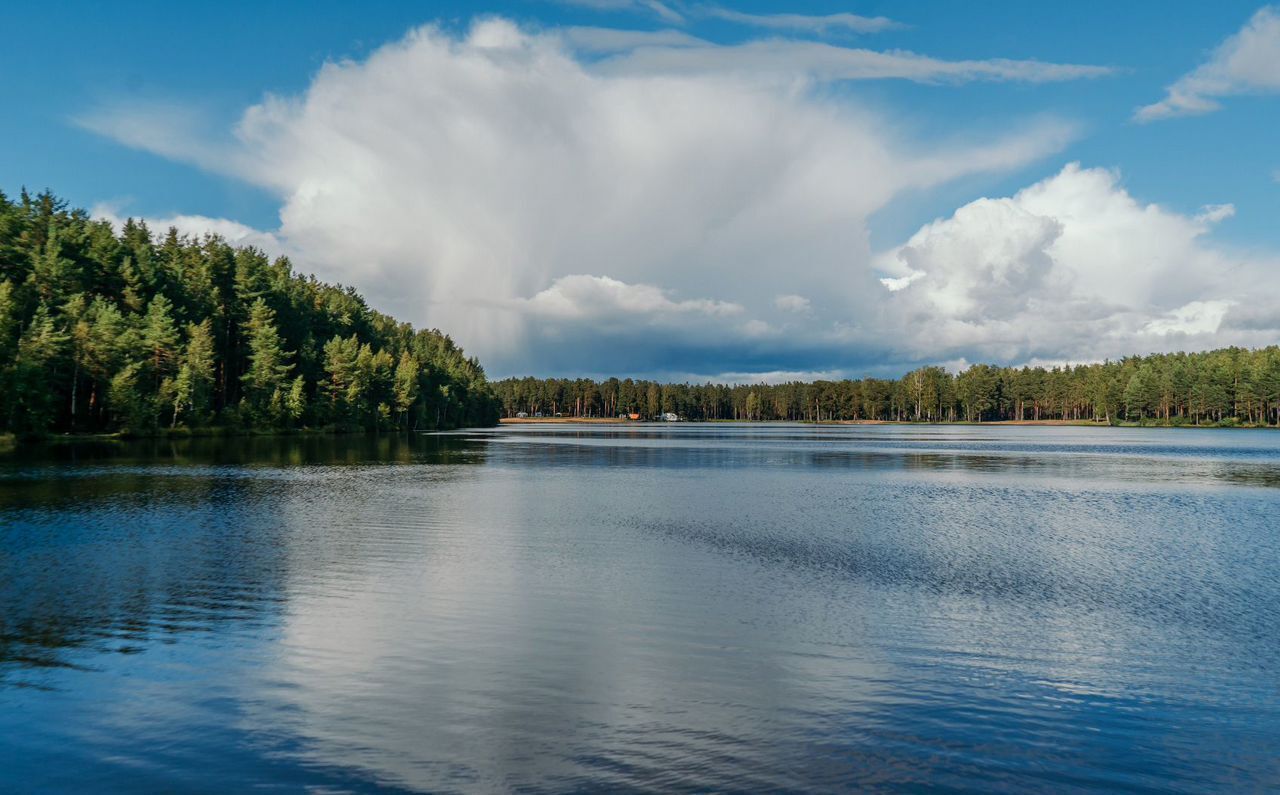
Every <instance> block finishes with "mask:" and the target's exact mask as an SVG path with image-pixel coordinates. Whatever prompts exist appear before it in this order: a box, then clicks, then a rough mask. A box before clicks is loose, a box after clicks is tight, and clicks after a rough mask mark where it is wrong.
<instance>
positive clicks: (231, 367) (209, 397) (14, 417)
mask: <svg viewBox="0 0 1280 795" xmlns="http://www.w3.org/2000/svg"><path fill="white" fill-rule="evenodd" d="M499 408H500V407H499V404H498V403H497V402H496V400H495V399H494V397H493V393H492V390H491V387H490V384H489V383H488V381H487V380H486V378H485V373H484V370H483V369H482V368H481V366H480V364H479V363H478V362H477V361H476V360H475V359H474V358H468V357H467V356H466V355H465V354H464V353H463V351H462V350H461V349H460V348H458V346H457V345H455V344H454V343H453V341H452V340H451V339H450V338H449V337H448V336H446V335H445V334H443V333H441V332H439V331H436V330H415V329H414V328H413V327H412V326H410V325H409V324H407V323H402V322H397V321H396V320H394V319H393V318H391V317H388V316H387V315H384V314H381V313H379V312H376V311H374V310H372V309H370V308H369V306H368V305H367V304H366V303H365V301H364V299H363V298H361V297H360V296H359V295H358V294H357V293H356V292H355V290H353V289H351V288H345V287H341V286H335V285H330V284H325V283H323V282H320V281H317V280H316V279H315V277H313V276H304V275H301V274H298V273H295V272H294V270H293V266H292V265H291V264H290V262H289V260H288V259H287V258H283V257H280V258H276V259H274V260H272V259H271V258H269V257H268V256H267V255H266V254H264V253H263V252H262V251H260V250H258V249H255V248H252V247H235V246H232V245H229V244H228V243H227V242H226V241H225V240H223V239H222V238H219V237H217V236H214V235H208V236H204V237H202V238H200V239H196V238H193V237H186V236H181V235H179V234H178V233H177V231H176V230H174V229H170V230H168V232H167V234H160V235H156V234H153V232H152V230H150V229H148V228H147V226H146V225H145V224H144V223H141V222H138V221H133V220H130V221H127V222H125V223H124V224H122V228H121V229H120V230H119V231H118V232H117V230H115V229H114V228H113V226H112V225H111V224H110V223H109V222H107V221H105V220H95V219H93V218H91V217H90V216H89V214H88V213H86V212H85V211H83V210H76V209H68V208H67V203H66V202H65V201H63V200H60V199H59V198H57V197H56V196H54V195H53V194H51V193H49V192H47V191H46V192H44V193H41V194H39V195H36V196H31V195H29V194H28V193H27V192H26V191H25V190H24V191H22V193H21V195H20V196H19V197H17V198H15V199H10V198H9V197H7V196H6V195H5V194H3V193H0V431H7V432H11V433H14V434H17V435H20V436H30V435H42V434H47V433H101V432H117V431H123V432H129V433H134V434H151V433H156V432H159V431H162V430H166V429H179V428H181V429H198V428H221V429H230V430H289V429H299V428H316V429H329V430H397V429H398V430H414V429H439V428H451V427H459V426H467V425H492V424H494V423H495V422H496V421H497V419H498V413H499Z"/></svg>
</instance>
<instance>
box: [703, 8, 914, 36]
mask: <svg viewBox="0 0 1280 795" xmlns="http://www.w3.org/2000/svg"><path fill="white" fill-rule="evenodd" d="M698 13H699V15H700V16H704V17H710V18H713V19H723V20H726V21H728V22H734V23H737V24H739V25H747V26H750V27H755V28H764V29H767V30H775V31H790V32H799V33H815V34H826V33H832V32H841V31H843V32H849V33H879V32H881V31H885V30H893V29H895V28H901V27H904V25H902V24H901V23H899V22H895V21H893V20H892V19H889V18H888V17H864V16H859V15H858V14H849V13H839V14H785V13H784V14H748V13H746V12H744V11H734V10H732V9H728V8H724V7H723V6H701V7H699V12H698Z"/></svg>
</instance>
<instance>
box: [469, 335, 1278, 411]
mask: <svg viewBox="0 0 1280 795" xmlns="http://www.w3.org/2000/svg"><path fill="white" fill-rule="evenodd" d="M493 386H494V390H495V392H496V393H497V395H498V398H499V400H500V401H501V403H502V411H503V414H504V416H507V417H514V416H516V415H517V414H520V413H524V414H527V415H529V416H535V415H539V414H542V415H547V416H552V415H563V416H569V417H615V416H618V415H628V416H629V415H632V414H635V415H639V416H640V417H641V418H644V419H653V418H659V417H660V416H661V415H662V414H663V413H666V412H672V413H675V414H677V415H679V416H680V417H681V418H682V419H688V420H790V421H801V422H815V421H816V422H823V421H840V420H883V421H897V422H906V421H919V422H957V421H961V422H991V421H1009V420H1024V421H1025V420H1077V421H1096V422H1106V423H1118V422H1138V423H1145V424H1167V425H1207V424H1214V425H1280V347H1276V346H1270V347H1267V348H1261V349H1258V350H1247V349H1244V348H1224V349H1222V350H1215V351H1208V352H1204V353H1170V354H1152V355H1149V356H1130V357H1126V358H1124V359H1120V360H1119V361H1107V362H1102V363H1100V364H1082V365H1078V366H1070V365H1068V366H1064V367H1051V368H1045V367H997V366H994V365H989V364H975V365H973V366H971V367H969V368H967V369H965V370H964V371H962V372H960V373H958V374H952V373H949V372H947V371H946V370H944V369H943V368H941V367H921V368H919V369H916V370H912V371H911V372H909V373H907V374H906V375H904V376H903V377H902V378H898V379H881V378H862V379H858V380H843V381H813V382H808V383H804V382H790V383H783V384H735V385H726V384H712V383H706V384H680V383H674V384H664V383H658V382H655V381H640V380H632V379H630V378H626V379H621V380H619V379H617V378H610V379H608V380H605V381H594V380H591V379H586V378H579V379H556V378H548V379H536V378H510V379H506V380H503V381H498V382H496V383H495V384H494V385H493Z"/></svg>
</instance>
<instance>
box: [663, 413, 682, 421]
mask: <svg viewBox="0 0 1280 795" xmlns="http://www.w3.org/2000/svg"><path fill="white" fill-rule="evenodd" d="M662 421H663V422H679V421H680V416H679V415H678V414H676V413H675V412H674V411H668V412H666V413H665V414H663V415H662Z"/></svg>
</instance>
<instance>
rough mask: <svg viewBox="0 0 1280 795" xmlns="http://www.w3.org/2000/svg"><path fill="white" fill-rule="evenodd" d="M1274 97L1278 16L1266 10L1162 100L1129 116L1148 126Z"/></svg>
mask: <svg viewBox="0 0 1280 795" xmlns="http://www.w3.org/2000/svg"><path fill="white" fill-rule="evenodd" d="M1275 93H1280V10H1277V7H1275V6H1267V7H1264V8H1261V9H1259V10H1258V12H1257V13H1255V14H1254V15H1253V17H1252V18H1251V19H1250V20H1249V21H1248V23H1246V24H1245V26H1244V27H1243V28H1241V29H1240V31H1238V32H1237V33H1235V34H1233V35H1232V36H1230V37H1229V38H1227V40H1226V41H1224V42H1222V44H1220V45H1218V47H1217V49H1215V50H1214V51H1213V54H1212V55H1211V56H1210V57H1209V60H1207V61H1206V62H1205V63H1203V64H1202V65H1200V66H1199V67H1197V68H1196V69H1195V70H1194V71H1192V72H1190V73H1189V74H1187V75H1184V76H1183V77H1181V78H1179V79H1178V81H1177V82H1175V83H1174V84H1173V85H1171V86H1169V88H1168V92H1167V93H1166V95H1165V98H1164V99H1162V100H1160V101H1159V102H1155V103H1152V104H1150V105H1145V106H1143V107H1141V108H1138V110H1137V111H1135V112H1134V119H1135V120H1136V121H1140V122H1152V121H1158V120H1160V119H1169V118H1174V117H1177V116H1194V115H1199V114H1204V113H1212V112H1213V111H1216V110H1218V109H1220V108H1221V107H1222V104H1221V102H1220V100H1221V99H1223V98H1224V97H1229V96H1235V95H1239V94H1275Z"/></svg>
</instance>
